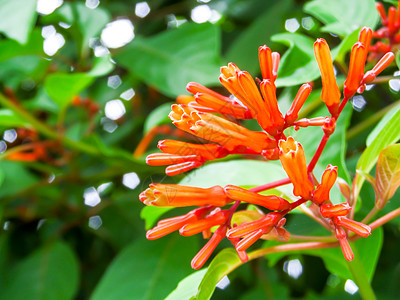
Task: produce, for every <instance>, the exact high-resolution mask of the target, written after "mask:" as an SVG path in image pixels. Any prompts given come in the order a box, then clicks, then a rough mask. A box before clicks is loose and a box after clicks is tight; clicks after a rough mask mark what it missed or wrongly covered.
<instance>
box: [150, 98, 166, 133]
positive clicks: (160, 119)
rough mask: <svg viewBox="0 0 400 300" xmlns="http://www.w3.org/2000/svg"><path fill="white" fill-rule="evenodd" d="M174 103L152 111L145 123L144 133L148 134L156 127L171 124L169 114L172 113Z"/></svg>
mask: <svg viewBox="0 0 400 300" xmlns="http://www.w3.org/2000/svg"><path fill="white" fill-rule="evenodd" d="M171 104H172V102H168V103H164V104H162V105H160V106H159V107H157V108H156V109H154V110H152V111H151V113H150V114H149V116H148V117H147V118H146V121H145V122H144V129H143V132H144V133H147V132H149V131H150V129H152V128H153V127H155V126H158V125H161V124H165V123H171V120H170V119H169V118H168V114H169V112H170V111H171Z"/></svg>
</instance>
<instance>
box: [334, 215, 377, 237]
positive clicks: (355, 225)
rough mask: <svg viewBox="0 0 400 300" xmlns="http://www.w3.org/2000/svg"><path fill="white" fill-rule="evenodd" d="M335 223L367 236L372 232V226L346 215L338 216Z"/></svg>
mask: <svg viewBox="0 0 400 300" xmlns="http://www.w3.org/2000/svg"><path fill="white" fill-rule="evenodd" d="M334 223H335V224H337V225H339V226H342V227H344V228H347V229H348V230H351V231H353V232H354V233H356V234H358V235H359V236H362V237H367V236H369V235H370V234H371V227H369V226H368V225H365V224H363V223H361V222H357V221H354V220H352V219H348V218H346V217H336V218H335V220H334Z"/></svg>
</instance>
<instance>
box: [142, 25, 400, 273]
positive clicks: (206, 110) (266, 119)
mask: <svg viewBox="0 0 400 300" xmlns="http://www.w3.org/2000/svg"><path fill="white" fill-rule="evenodd" d="M371 33H372V31H371V29H369V28H363V29H362V30H361V33H360V37H359V42H358V43H356V44H355V46H354V47H353V50H352V54H351V61H350V70H349V75H348V77H347V79H346V82H345V85H344V98H343V100H342V99H341V92H340V90H339V87H338V85H337V82H336V78H335V75H334V70H333V63H332V59H331V53H330V49H329V46H328V44H327V43H326V41H325V40H323V39H318V40H317V41H316V42H315V44H314V51H315V56H316V59H317V62H318V66H319V68H320V71H321V77H322V94H321V99H322V101H323V102H325V104H326V106H327V108H328V110H329V112H330V116H325V117H318V118H314V119H306V118H305V119H301V120H298V115H299V111H300V109H301V107H302V106H303V104H304V103H305V101H306V99H307V97H308V96H309V94H310V92H311V90H312V86H311V84H309V83H306V84H303V85H302V86H301V87H300V89H299V91H298V93H297V95H296V97H295V99H294V101H293V103H292V105H291V107H290V109H289V110H288V111H287V113H286V114H285V115H283V114H282V113H281V112H280V110H279V107H278V102H277V97H276V86H275V80H276V76H277V70H278V65H279V54H278V53H276V52H271V50H270V49H269V48H268V47H267V46H262V47H260V48H259V60H260V66H261V74H262V80H256V81H255V80H254V79H253V78H252V77H251V76H250V74H249V73H248V72H246V71H241V70H240V69H239V68H238V67H237V66H235V65H234V64H233V63H229V64H228V66H224V67H222V68H221V75H220V81H221V83H222V85H223V86H224V87H225V88H226V89H227V90H228V91H229V92H230V93H231V96H230V97H226V96H223V95H220V94H219V93H216V92H214V91H212V90H210V89H208V88H206V87H204V86H202V85H200V84H198V83H189V84H188V86H187V90H188V91H189V92H190V93H191V94H193V97H188V98H187V99H189V101H186V103H185V104H174V105H172V111H171V113H170V114H169V117H170V119H171V120H172V122H173V124H174V125H176V126H177V127H178V128H180V129H182V130H183V131H185V132H187V133H190V134H192V135H193V136H194V139H195V138H197V139H198V141H201V143H187V142H180V141H172V140H163V141H160V142H159V144H158V147H159V148H160V150H161V151H162V152H163V153H155V154H151V155H149V156H148V157H147V162H148V163H149V164H150V165H167V166H168V167H167V169H166V173H167V174H168V175H176V174H180V173H183V172H186V171H189V170H191V169H193V168H196V167H199V166H201V165H203V164H204V163H205V162H207V161H209V160H214V159H218V158H222V157H225V156H227V155H229V154H253V155H260V156H262V157H264V158H265V159H267V160H280V162H281V164H282V167H283V169H284V170H285V172H286V174H287V176H288V178H287V179H283V180H281V181H278V182H275V183H270V184H266V185H264V186H260V187H256V188H252V189H244V188H241V187H238V186H233V185H227V186H225V187H221V186H214V187H211V188H198V187H190V186H182V185H178V184H157V183H156V184H151V185H150V186H149V188H148V189H146V190H145V191H143V192H142V193H141V194H140V196H139V198H140V200H141V201H142V202H143V203H144V204H146V205H153V206H169V207H190V206H197V207H198V208H195V209H193V210H191V211H190V212H188V213H187V214H185V215H183V216H178V217H174V218H170V219H166V220H161V221H159V222H158V224H157V226H156V227H154V228H153V229H151V230H149V231H148V232H147V238H148V239H156V238H160V237H162V236H165V235H167V234H169V233H171V232H173V231H177V230H178V231H179V233H180V234H181V235H183V236H190V235H194V234H197V233H203V236H204V237H205V238H210V239H209V241H208V242H207V244H206V245H205V246H204V247H203V248H202V249H201V250H200V252H199V253H198V254H197V255H196V256H195V257H194V259H193V260H192V267H193V268H195V269H198V268H200V267H201V266H202V265H203V264H204V263H205V262H206V260H207V259H208V258H209V257H210V255H211V254H212V252H213V251H214V249H215V248H216V247H217V245H218V244H219V242H220V241H221V240H222V239H224V238H225V237H226V238H228V239H229V240H230V241H231V243H232V244H233V245H234V247H235V249H236V251H237V253H238V256H239V257H240V259H241V260H242V261H247V259H248V257H247V254H246V252H245V251H246V250H247V249H248V248H249V247H250V246H251V245H253V244H254V243H255V242H256V241H257V240H259V239H260V238H262V239H275V240H279V241H287V240H289V239H290V234H289V232H288V231H286V229H285V228H284V225H285V222H286V219H285V215H286V214H288V213H289V212H290V211H292V210H293V209H295V208H296V207H298V206H299V205H301V204H303V203H305V202H307V201H311V203H312V206H313V207H314V208H318V211H319V215H318V216H317V217H318V218H320V219H321V221H322V222H325V223H329V224H330V225H329V226H330V229H331V232H332V234H333V235H335V236H336V237H337V239H338V241H339V243H340V246H341V248H342V250H343V253H344V256H345V258H346V259H347V260H352V259H353V253H352V251H351V248H350V246H349V243H348V240H347V237H348V234H347V230H350V231H353V232H354V233H356V234H358V235H360V236H362V237H366V236H368V235H369V234H370V233H371V229H370V228H369V226H367V225H365V224H362V223H359V222H356V221H354V220H352V219H350V218H347V217H346V216H347V214H348V213H349V211H350V209H351V207H350V205H349V204H348V203H342V204H337V205H333V204H332V202H331V200H330V196H329V194H330V190H331V188H332V187H333V185H334V184H335V182H336V180H337V167H333V166H331V165H328V167H327V168H326V170H325V172H324V173H323V175H322V179H321V183H320V184H319V183H318V181H317V179H316V178H315V176H314V174H313V170H314V167H315V165H316V162H317V161H318V159H319V157H320V155H321V153H322V151H323V149H324V146H325V145H326V142H327V140H328V139H329V136H330V135H331V134H332V133H333V132H334V130H335V124H336V120H337V118H338V117H339V115H340V113H341V111H342V109H343V106H344V105H345V104H346V102H347V101H348V99H349V98H350V97H352V96H353V95H354V94H355V93H356V92H357V90H358V91H359V92H362V91H363V89H362V87H363V85H365V84H366V83H368V82H370V80H371V78H372V77H373V76H376V75H377V74H378V73H379V72H381V71H382V70H383V68H384V67H385V66H387V65H388V63H390V62H391V60H393V57H392V56H390V57H391V60H390V57H389V59H386V60H385V62H384V63H383V62H378V64H377V66H375V68H374V69H373V70H371V71H369V72H367V73H366V74H365V75H364V67H365V61H366V56H367V49H368V46H369V43H370V39H371ZM371 74H372V75H371ZM187 99H186V100H187ZM250 118H252V119H256V120H257V122H258V124H259V125H260V127H261V128H262V129H263V130H264V131H251V130H249V129H247V128H245V127H243V126H241V125H240V124H239V123H240V120H241V119H250ZM307 126H320V127H321V128H322V131H323V133H324V137H323V139H322V141H321V144H320V146H319V147H318V150H317V151H316V153H315V154H314V156H313V159H312V160H311V162H310V163H309V164H308V165H307V162H306V158H305V153H304V149H303V147H302V145H301V144H300V143H299V142H297V141H296V140H295V139H294V138H293V137H291V136H286V135H285V133H284V131H285V129H287V128H289V127H295V128H296V129H297V128H299V127H307ZM288 183H291V184H292V185H293V194H294V196H296V199H295V200H293V201H292V202H289V201H288V200H287V199H284V198H281V197H278V196H276V195H261V194H259V192H261V191H264V190H267V189H269V188H272V187H276V186H279V185H282V184H288ZM230 204H231V205H230ZM241 204H252V205H256V206H260V207H261V208H262V209H263V210H268V212H267V213H264V212H263V211H262V210H259V211H251V212H252V213H251V214H250V213H248V212H250V211H246V210H242V211H236V210H237V209H238V208H239V206H240V205H241ZM227 205H230V206H228V208H226V209H224V208H223V207H225V206H227ZM246 212H247V213H246ZM243 216H246V217H243Z"/></svg>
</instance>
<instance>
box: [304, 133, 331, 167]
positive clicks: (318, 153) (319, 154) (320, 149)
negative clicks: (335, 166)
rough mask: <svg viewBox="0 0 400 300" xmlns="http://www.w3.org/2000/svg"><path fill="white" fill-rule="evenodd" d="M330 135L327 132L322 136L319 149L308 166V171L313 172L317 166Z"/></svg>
mask: <svg viewBox="0 0 400 300" xmlns="http://www.w3.org/2000/svg"><path fill="white" fill-rule="evenodd" d="M329 137H330V135H326V134H324V136H323V137H322V140H321V142H320V144H319V146H318V149H317V151H315V154H314V156H313V158H312V159H311V162H310V163H309V165H308V167H307V171H308V173H311V172H312V171H313V170H314V168H315V166H316V165H317V162H318V160H319V158H320V157H321V154H322V151H324V148H325V146H326V143H327V142H328V140H329Z"/></svg>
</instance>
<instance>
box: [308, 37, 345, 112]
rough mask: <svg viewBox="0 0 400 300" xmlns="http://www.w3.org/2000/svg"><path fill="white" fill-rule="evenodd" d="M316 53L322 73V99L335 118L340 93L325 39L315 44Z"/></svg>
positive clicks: (318, 40)
mask: <svg viewBox="0 0 400 300" xmlns="http://www.w3.org/2000/svg"><path fill="white" fill-rule="evenodd" d="M314 53H315V58H316V59H317V62H318V67H319V70H320V72H321V80H322V93H321V99H322V101H324V102H325V104H326V106H327V107H328V109H329V112H330V113H331V114H332V115H333V116H335V115H336V114H337V113H338V110H339V104H340V91H339V87H338V85H337V83H336V78H335V74H334V72H333V63H332V57H331V51H330V49H329V46H328V43H327V42H326V41H325V40H324V39H317V41H316V42H315V43H314Z"/></svg>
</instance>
